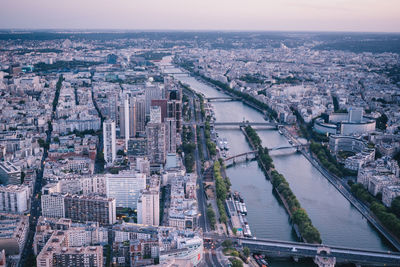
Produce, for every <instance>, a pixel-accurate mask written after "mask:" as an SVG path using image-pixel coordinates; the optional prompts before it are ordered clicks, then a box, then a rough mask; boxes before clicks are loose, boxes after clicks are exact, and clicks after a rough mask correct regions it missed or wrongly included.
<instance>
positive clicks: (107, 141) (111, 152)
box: [103, 120, 117, 164]
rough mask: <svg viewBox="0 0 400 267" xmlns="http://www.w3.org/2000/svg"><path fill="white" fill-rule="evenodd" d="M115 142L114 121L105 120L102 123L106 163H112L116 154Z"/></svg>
mask: <svg viewBox="0 0 400 267" xmlns="http://www.w3.org/2000/svg"><path fill="white" fill-rule="evenodd" d="M115 142H116V133H115V121H112V120H107V121H105V122H104V123H103V149H104V160H105V162H106V163H107V164H112V163H113V162H114V161H115V158H116V156H117V152H116V144H115Z"/></svg>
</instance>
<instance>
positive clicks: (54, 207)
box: [41, 193, 65, 218]
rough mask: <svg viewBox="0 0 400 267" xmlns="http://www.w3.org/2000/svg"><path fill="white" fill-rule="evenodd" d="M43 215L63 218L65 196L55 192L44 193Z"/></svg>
mask: <svg viewBox="0 0 400 267" xmlns="http://www.w3.org/2000/svg"><path fill="white" fill-rule="evenodd" d="M41 199H42V215H43V216H44V217H51V218H62V217H65V204H64V196H63V195H62V194H58V193H54V194H49V195H42V197H41Z"/></svg>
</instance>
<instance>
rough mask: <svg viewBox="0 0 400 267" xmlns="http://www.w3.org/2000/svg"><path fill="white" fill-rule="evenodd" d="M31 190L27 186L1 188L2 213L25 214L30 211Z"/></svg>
mask: <svg viewBox="0 0 400 267" xmlns="http://www.w3.org/2000/svg"><path fill="white" fill-rule="evenodd" d="M28 199H29V188H28V186H26V185H8V186H0V211H1V212H11V213H23V212H25V211H27V210H28Z"/></svg>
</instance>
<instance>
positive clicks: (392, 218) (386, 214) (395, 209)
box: [351, 183, 400, 238]
mask: <svg viewBox="0 0 400 267" xmlns="http://www.w3.org/2000/svg"><path fill="white" fill-rule="evenodd" d="M351 192H352V193H353V194H354V195H355V196H356V197H357V198H358V199H360V200H361V201H363V202H364V203H366V204H367V205H369V207H370V209H371V211H372V212H373V213H374V214H375V216H376V217H377V218H378V219H379V220H380V221H381V223H382V224H383V225H384V226H385V227H386V228H387V229H389V231H390V232H392V233H393V234H394V235H395V236H396V237H397V238H400V197H397V198H396V199H394V200H393V201H392V205H391V208H386V207H385V206H384V205H383V204H382V203H381V202H380V201H379V200H377V199H376V198H375V197H373V196H372V195H371V194H370V193H369V192H368V191H367V190H366V189H365V188H364V186H363V185H362V184H358V183H357V184H353V185H352V186H351Z"/></svg>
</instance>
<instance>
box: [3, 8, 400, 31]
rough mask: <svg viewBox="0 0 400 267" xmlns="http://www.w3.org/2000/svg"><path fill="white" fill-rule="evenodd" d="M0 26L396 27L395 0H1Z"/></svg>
mask: <svg viewBox="0 0 400 267" xmlns="http://www.w3.org/2000/svg"><path fill="white" fill-rule="evenodd" d="M0 28H2V29H8V28H12V29H122V30H124V29H125V30H239V31H240V30H255V31H260V30H261V31H363V32H400V0H241V1H239V0H1V1H0Z"/></svg>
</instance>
